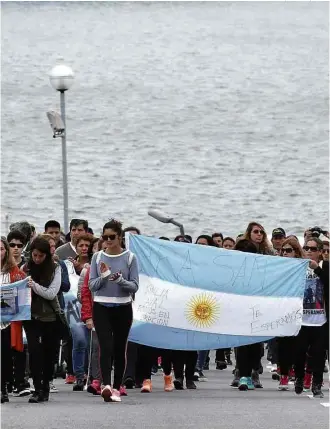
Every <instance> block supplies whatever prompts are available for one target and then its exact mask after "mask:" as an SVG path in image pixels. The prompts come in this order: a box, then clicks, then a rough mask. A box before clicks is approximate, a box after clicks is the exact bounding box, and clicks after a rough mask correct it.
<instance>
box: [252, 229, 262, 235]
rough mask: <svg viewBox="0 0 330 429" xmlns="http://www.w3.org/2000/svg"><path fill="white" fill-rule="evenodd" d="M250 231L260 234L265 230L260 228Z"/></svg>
mask: <svg viewBox="0 0 330 429" xmlns="http://www.w3.org/2000/svg"><path fill="white" fill-rule="evenodd" d="M252 232H253V233H254V234H262V235H264V233H265V231H263V230H262V229H254V230H253V231H252Z"/></svg>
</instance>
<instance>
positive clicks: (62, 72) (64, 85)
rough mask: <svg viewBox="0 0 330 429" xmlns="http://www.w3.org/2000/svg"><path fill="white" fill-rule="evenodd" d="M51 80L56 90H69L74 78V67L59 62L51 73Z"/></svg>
mask: <svg viewBox="0 0 330 429" xmlns="http://www.w3.org/2000/svg"><path fill="white" fill-rule="evenodd" d="M49 80H50V83H51V85H52V87H53V88H54V89H56V91H61V92H64V91H67V90H68V89H69V88H70V87H71V85H72V84H73V80H74V73H73V71H72V68H71V67H69V66H66V65H65V64H57V65H56V66H55V67H53V68H52V70H51V71H50V73H49Z"/></svg>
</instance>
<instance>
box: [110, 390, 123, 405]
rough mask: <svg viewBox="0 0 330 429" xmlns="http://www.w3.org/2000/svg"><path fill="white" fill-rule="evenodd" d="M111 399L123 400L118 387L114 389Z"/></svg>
mask: <svg viewBox="0 0 330 429" xmlns="http://www.w3.org/2000/svg"><path fill="white" fill-rule="evenodd" d="M110 399H111V401H112V402H121V397H120V392H119V390H117V389H112V395H111V398H110Z"/></svg>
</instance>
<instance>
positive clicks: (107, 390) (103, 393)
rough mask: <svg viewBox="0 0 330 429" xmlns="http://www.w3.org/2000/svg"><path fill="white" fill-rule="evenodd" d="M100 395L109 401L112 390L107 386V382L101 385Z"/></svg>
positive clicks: (105, 400)
mask: <svg viewBox="0 0 330 429" xmlns="http://www.w3.org/2000/svg"><path fill="white" fill-rule="evenodd" d="M101 396H102V398H103V400H104V402H110V401H111V396H112V390H111V387H110V386H109V384H107V385H106V386H104V387H103V389H102V391H101Z"/></svg>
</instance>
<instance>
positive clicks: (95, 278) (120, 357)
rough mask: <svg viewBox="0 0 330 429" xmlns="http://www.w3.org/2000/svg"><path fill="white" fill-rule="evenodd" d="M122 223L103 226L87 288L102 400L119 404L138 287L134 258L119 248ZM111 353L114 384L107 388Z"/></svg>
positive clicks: (109, 383) (111, 221)
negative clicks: (101, 248) (103, 245)
mask: <svg viewBox="0 0 330 429" xmlns="http://www.w3.org/2000/svg"><path fill="white" fill-rule="evenodd" d="M122 232H123V231H122V224H121V222H118V221H116V220H114V219H112V220H110V221H109V222H107V223H106V224H105V225H104V227H103V233H102V239H103V240H104V241H105V242H106V243H107V247H106V250H105V251H101V252H98V253H96V254H95V255H94V256H93V258H92V263H91V269H90V279H89V287H90V290H91V292H92V293H93V296H94V304H93V322H94V325H95V329H96V333H97V337H98V339H99V343H100V365H101V372H102V379H103V384H104V388H103V389H102V392H101V395H102V397H103V399H104V401H106V402H109V401H114V402H120V401H121V398H120V386H121V385H122V381H123V376H124V373H125V367H126V348H127V339H128V334H129V331H130V329H131V325H132V321H133V310H132V300H133V295H134V294H135V293H136V292H137V290H138V287H139V271H138V264H137V259H136V257H135V255H133V256H132V258H131V255H132V253H131V252H130V251H129V250H124V249H123V248H122ZM112 353H113V361H114V382H113V386H112V387H111V368H112Z"/></svg>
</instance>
